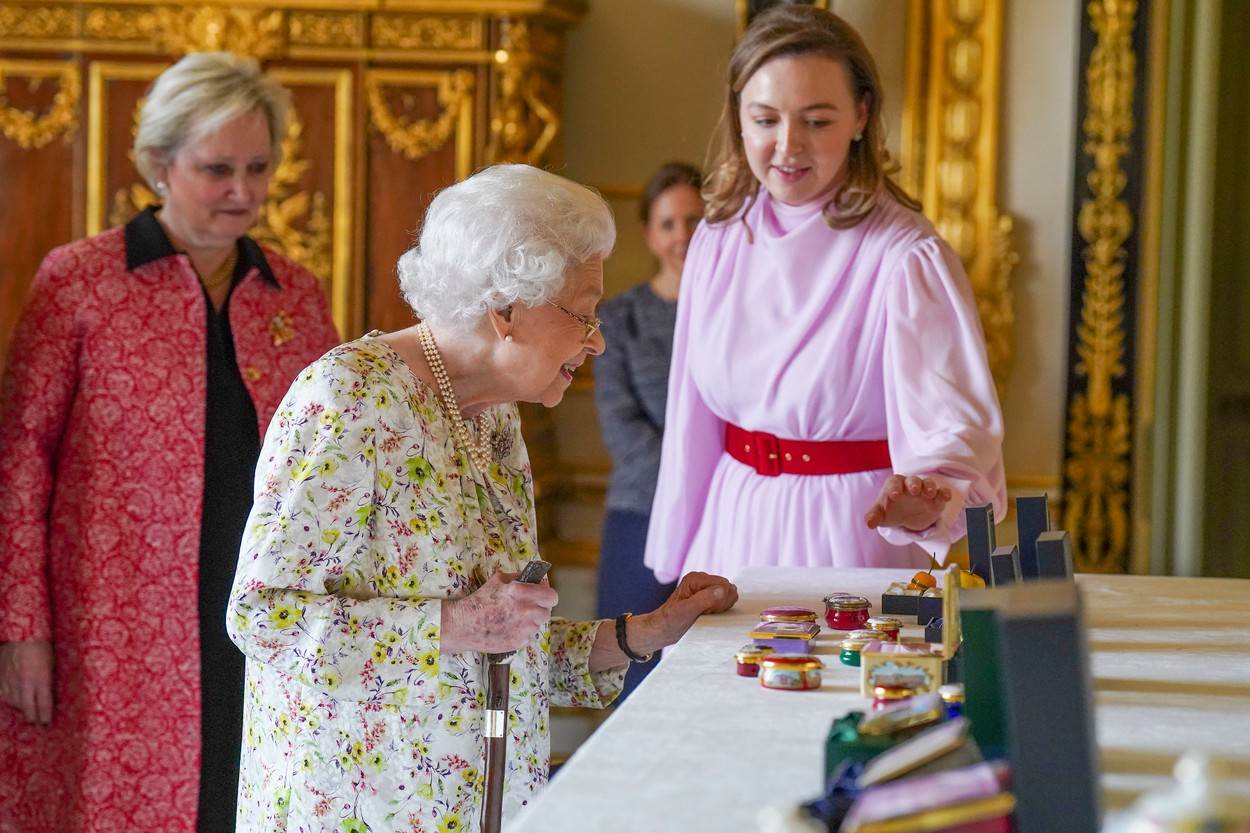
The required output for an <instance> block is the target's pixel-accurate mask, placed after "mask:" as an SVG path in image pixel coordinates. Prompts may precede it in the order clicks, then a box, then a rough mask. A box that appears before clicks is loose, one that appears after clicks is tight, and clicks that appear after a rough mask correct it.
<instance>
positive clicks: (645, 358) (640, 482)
mask: <svg viewBox="0 0 1250 833" xmlns="http://www.w3.org/2000/svg"><path fill="white" fill-rule="evenodd" d="M599 316H600V317H601V318H602V319H603V336H604V338H605V339H606V340H607V344H608V347H607V350H606V351H604V354H603V355H602V356H599V357H598V358H597V359H595V405H596V406H597V408H598V411H599V427H600V429H601V431H602V434H603V441H604V443H605V444H606V445H607V447H608V451H609V452H610V453H611V455H612V478H611V480H609V482H608V499H607V506H608V508H609V509H624V510H628V511H632V512H642V513H644V514H650V512H651V501H652V499H653V498H654V497H655V481H656V478H657V477H658V476H659V473H660V442H661V439H662V438H663V435H664V406H665V403H666V402H667V400H668V366H669V362H670V361H671V359H672V356H673V327H674V325H675V324H676V322H677V303H676V302H674V301H665V300H664V299H662V298H660V297H659V296H658V295H656V294H655V293H654V292H653V291H652V290H651V286H650V285H649V284H647V283H643V284H639V285H638V286H635V287H634V288H633V289H630V290H627V291H625V292H623V293H621V294H620V295H618V296H616V297H615V298H613V299H612V300H610V301H607V302H606V303H604V305H603V307H602V309H601V311H600V313H599Z"/></svg>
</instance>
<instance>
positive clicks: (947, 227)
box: [904, 0, 1018, 395]
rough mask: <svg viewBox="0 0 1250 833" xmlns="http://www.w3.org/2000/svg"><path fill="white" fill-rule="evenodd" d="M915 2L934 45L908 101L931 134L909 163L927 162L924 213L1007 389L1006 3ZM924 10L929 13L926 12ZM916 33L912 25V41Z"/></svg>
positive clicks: (1010, 317) (1010, 325)
mask: <svg viewBox="0 0 1250 833" xmlns="http://www.w3.org/2000/svg"><path fill="white" fill-rule="evenodd" d="M911 10H912V13H911V14H909V20H908V23H909V26H927V30H928V33H929V34H928V49H927V50H925V51H924V52H923V53H921V54H924V55H927V59H928V68H927V78H925V82H924V87H925V88H924V90H923V91H920V90H911V91H910V92H911V93H912V94H913V95H916V94H920V95H923V103H922V104H921V105H920V106H919V107H916V106H915V105H914V103H913V102H911V101H909V102H908V103H907V105H906V106H905V107H904V111H905V112H907V111H911V112H913V113H923V114H924V118H925V128H924V135H923V138H922V139H919V140H918V141H920V142H922V147H923V157H922V159H921V160H915V159H904V163H905V167H907V163H912V167H913V168H914V169H917V170H923V172H924V173H923V178H922V180H921V181H922V183H923V187H922V189H921V191H920V193H921V194H922V202H923V203H924V209H925V214H926V215H928V216H929V217H930V218H931V219H932V220H933V222H934V225H935V226H937V229H938V231H939V233H941V235H942V237H943V238H944V239H945V240H946V241H947V242H948V243H950V245H951V247H952V248H954V250H955V251H956V253H958V254H959V257H960V259H961V260H962V261H963V263H964V266H965V268H966V269H967V270H968V277H969V279H970V281H971V282H972V289H973V292H974V294H975V295H976V301H977V310H978V312H979V313H980V318H981V325H982V327H983V328H984V330H985V341H986V348H987V350H988V353H989V362H990V370H991V371H992V372H993V374H994V381H995V383H996V384H997V385H998V388H999V393H1000V395H1001V393H1002V389H1003V386H1004V385H1005V384H1006V380H1007V375H1008V373H1009V372H1010V369H1011V359H1012V352H1013V345H1014V336H1013V331H1014V328H1015V313H1014V312H1013V303H1012V290H1011V273H1012V270H1013V269H1014V267H1015V264H1016V262H1017V261H1018V256H1017V254H1016V253H1015V251H1014V250H1013V247H1012V243H1011V231H1012V226H1013V221H1012V218H1011V217H1010V216H1008V215H1006V214H1003V213H1001V212H1000V211H999V209H998V203H997V200H998V142H999V113H1000V103H999V97H1000V87H1001V73H1002V37H1003V33H1002V26H1003V3H1002V0H937V2H931V3H919V2H913V3H912V4H911ZM925 12H927V15H928V16H927V19H921V18H922V17H923V15H924V13H925ZM915 39H916V35H915V34H914V33H909V36H908V41H909V43H912V42H914V41H915ZM908 75H909V77H914V70H912V69H910V68H909V73H908ZM912 83H915V81H914V80H913V81H911V82H910V83H909V86H910V84H912ZM910 129H911V130H915V126H912V127H911V128H910ZM905 132H906V131H905ZM907 138H909V137H906V136H905V142H904V153H905V155H906V154H908V153H909V151H908V143H907V141H906V139H907ZM910 138H911V139H912V142H913V143H914V142H916V141H917V137H914V135H913V137H910ZM913 147H914V144H913ZM917 162H919V163H920V164H918V165H917V164H916V163H917Z"/></svg>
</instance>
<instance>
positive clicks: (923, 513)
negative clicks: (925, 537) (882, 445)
mask: <svg viewBox="0 0 1250 833" xmlns="http://www.w3.org/2000/svg"><path fill="white" fill-rule="evenodd" d="M950 499H951V490H950V487H949V486H943V485H940V484H939V483H938V482H937V481H935V480H933V478H931V477H916V476H915V475H912V476H905V475H902V474H893V475H890V477H889V478H888V479H887V480H886V481H885V483H884V484H882V486H881V493H880V494H879V495H877V501H876V503H874V504H873V505H872V506H871V507H869V509H868V512H867V514H865V515H864V523H865V524H867V525H868V528H869V529H876V528H877V527H880V526H885V527H891V526H901V527H903V528H904V529H908V530H911V531H912V532H919V531H921V530H924V529H928V528H929V527H930V526H933V524H934V523H936V522H937V519H938V518H940V517H941V516H942V510H943V509H945V508H946V504H947V503H948V502H949V501H950Z"/></svg>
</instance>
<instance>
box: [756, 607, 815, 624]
mask: <svg viewBox="0 0 1250 833" xmlns="http://www.w3.org/2000/svg"><path fill="white" fill-rule="evenodd" d="M760 621H761V622H815V621H816V611H814V610H808V609H807V608H805V607H770V608H767V609H765V610H761V611H760Z"/></svg>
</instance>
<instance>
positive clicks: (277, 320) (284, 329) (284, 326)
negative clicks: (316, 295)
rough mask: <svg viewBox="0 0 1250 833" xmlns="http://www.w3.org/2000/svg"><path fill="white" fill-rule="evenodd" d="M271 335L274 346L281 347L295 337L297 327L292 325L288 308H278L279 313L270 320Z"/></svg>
mask: <svg viewBox="0 0 1250 833" xmlns="http://www.w3.org/2000/svg"><path fill="white" fill-rule="evenodd" d="M269 337H270V338H272V339H273V346H274V347H281V346H282V345H284V344H286V343H287V342H288V341H290V340H291V339H293V338H295V329H294V328H293V327H292V326H291V316H290V315H288V314H287V311H286V310H278V314H277V315H275V316H274V317H273V319H272V320H271V321H270V322H269Z"/></svg>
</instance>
